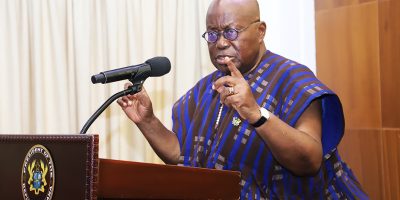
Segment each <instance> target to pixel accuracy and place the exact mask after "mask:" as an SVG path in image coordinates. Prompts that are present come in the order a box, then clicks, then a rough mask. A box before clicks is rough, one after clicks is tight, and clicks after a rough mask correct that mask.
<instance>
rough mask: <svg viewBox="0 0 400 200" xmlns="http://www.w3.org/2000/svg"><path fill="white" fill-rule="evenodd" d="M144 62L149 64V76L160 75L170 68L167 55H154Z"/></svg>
mask: <svg viewBox="0 0 400 200" xmlns="http://www.w3.org/2000/svg"><path fill="white" fill-rule="evenodd" d="M145 63H146V64H148V65H150V68H151V73H150V76H162V75H164V74H167V73H168V72H169V71H170V70H171V62H170V61H169V59H168V58H167V57H162V56H159V57H154V58H150V59H148V60H146V62H145Z"/></svg>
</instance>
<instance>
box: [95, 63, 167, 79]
mask: <svg viewBox="0 0 400 200" xmlns="http://www.w3.org/2000/svg"><path fill="white" fill-rule="evenodd" d="M170 70H171V62H170V61H169V59H168V58H167V57H154V58H150V59H148V60H147V61H146V62H144V63H142V64H139V65H132V66H128V67H123V68H118V69H113V70H109V71H105V72H101V73H99V74H96V75H93V76H92V78H91V79H92V83H93V84H96V83H103V84H105V83H111V82H115V81H121V80H126V79H129V80H131V81H132V80H133V81H140V80H145V79H146V78H148V77H149V76H152V77H154V76H162V75H164V74H167V73H168V72H169V71H170Z"/></svg>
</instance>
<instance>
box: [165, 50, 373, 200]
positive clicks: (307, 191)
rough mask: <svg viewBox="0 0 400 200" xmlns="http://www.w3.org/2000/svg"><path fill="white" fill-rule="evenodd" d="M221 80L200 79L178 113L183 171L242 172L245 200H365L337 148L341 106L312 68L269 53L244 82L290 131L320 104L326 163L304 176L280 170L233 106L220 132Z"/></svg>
mask: <svg viewBox="0 0 400 200" xmlns="http://www.w3.org/2000/svg"><path fill="white" fill-rule="evenodd" d="M221 76H224V74H222V72H220V71H215V72H213V73H211V74H210V75H208V76H207V77H205V78H203V79H201V80H200V81H199V82H198V83H197V84H196V85H195V86H194V87H193V88H192V89H190V90H189V91H188V92H187V93H186V94H185V95H183V96H182V97H181V98H180V99H179V100H178V101H177V102H176V103H175V105H174V107H173V111H172V119H173V132H174V133H175V134H176V136H177V137H178V140H179V143H180V147H181V156H180V158H179V165H183V166H192V167H203V168H215V169H224V170H234V171H240V172H241V178H242V180H241V183H240V185H241V187H242V190H241V199H292V198H294V199H367V198H368V197H367V196H366V194H365V193H364V192H363V190H362V189H361V187H360V185H359V183H358V181H357V180H356V178H355V177H354V176H353V173H352V172H351V170H350V169H349V168H348V167H347V165H346V164H345V163H344V162H342V160H341V158H340V157H339V154H338V151H337V149H336V147H337V145H338V144H339V141H340V140H341V138H342V136H343V133H344V117H343V111H342V107H341V103H340V100H339V98H338V97H337V96H336V95H335V94H334V93H333V92H332V91H331V90H330V89H328V88H327V87H326V86H325V85H323V84H322V83H321V82H320V81H319V80H318V79H317V78H316V77H315V76H314V74H313V73H312V72H311V71H310V70H309V69H308V68H307V67H305V66H304V65H301V64H298V63H296V62H293V61H291V60H288V59H286V58H284V57H282V56H279V55H277V54H274V53H272V52H270V51H267V52H266V54H265V55H264V57H263V59H262V61H261V63H260V64H259V66H258V67H257V68H255V69H254V70H252V71H251V72H249V73H248V74H246V75H245V76H244V78H245V79H246V80H247V82H248V83H249V85H250V86H251V89H252V92H253V95H254V97H255V99H256V100H257V102H258V104H259V105H260V106H262V107H264V108H266V109H268V110H269V111H271V112H272V113H273V114H274V115H276V116H278V117H279V118H280V119H281V120H283V121H284V122H286V123H287V124H289V125H290V126H294V125H295V124H296V122H297V120H298V119H299V117H300V115H301V114H302V113H303V112H304V110H305V109H306V108H307V106H308V105H309V104H310V103H311V102H312V101H313V100H315V99H317V98H318V99H320V101H321V104H322V145H323V155H324V159H323V163H322V166H321V169H320V170H319V172H318V173H317V174H316V175H315V176H312V177H299V176H296V175H294V174H292V173H291V172H290V171H289V170H287V169H285V168H284V167H282V166H281V165H280V164H279V163H278V162H277V161H276V160H275V158H274V157H273V155H272V153H271V151H270V150H269V148H268V146H267V145H266V143H265V142H264V141H263V140H262V139H261V137H260V136H259V135H257V133H256V131H255V129H254V127H252V126H251V125H250V124H249V123H248V122H247V121H246V120H243V119H241V117H240V116H239V114H238V113H237V112H236V111H235V110H234V109H233V108H228V107H227V106H223V109H222V113H221V117H220V121H219V124H218V126H217V128H215V123H216V120H217V116H218V112H219V108H220V106H221V104H220V99H219V95H218V94H217V92H216V91H214V90H212V83H213V82H214V81H216V80H217V79H218V78H219V77H221ZM238 119H240V121H239V120H238ZM238 122H239V123H238ZM266 123H268V122H266ZM269 134H281V133H269Z"/></svg>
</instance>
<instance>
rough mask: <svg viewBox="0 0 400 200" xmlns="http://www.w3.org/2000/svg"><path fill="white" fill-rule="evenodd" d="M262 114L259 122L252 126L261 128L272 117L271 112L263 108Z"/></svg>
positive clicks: (261, 109) (261, 108)
mask: <svg viewBox="0 0 400 200" xmlns="http://www.w3.org/2000/svg"><path fill="white" fill-rule="evenodd" d="M260 113H261V117H260V119H259V120H257V121H256V122H255V123H254V124H251V125H252V126H253V127H255V128H257V127H260V126H261V125H263V124H264V123H265V122H266V121H268V120H269V118H270V117H271V116H270V114H269V111H268V110H267V109H265V108H263V107H260Z"/></svg>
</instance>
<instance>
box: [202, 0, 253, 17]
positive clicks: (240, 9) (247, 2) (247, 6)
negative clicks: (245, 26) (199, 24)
mask: <svg viewBox="0 0 400 200" xmlns="http://www.w3.org/2000/svg"><path fill="white" fill-rule="evenodd" d="M221 10H223V11H225V12H224V13H223V15H236V16H238V17H239V18H244V19H248V20H250V21H255V20H259V19H260V7H259V5H258V2H257V0H213V1H212V2H211V4H210V6H209V7H208V11H207V20H208V18H209V17H211V16H214V15H215V14H221V12H219V11H221Z"/></svg>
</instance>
